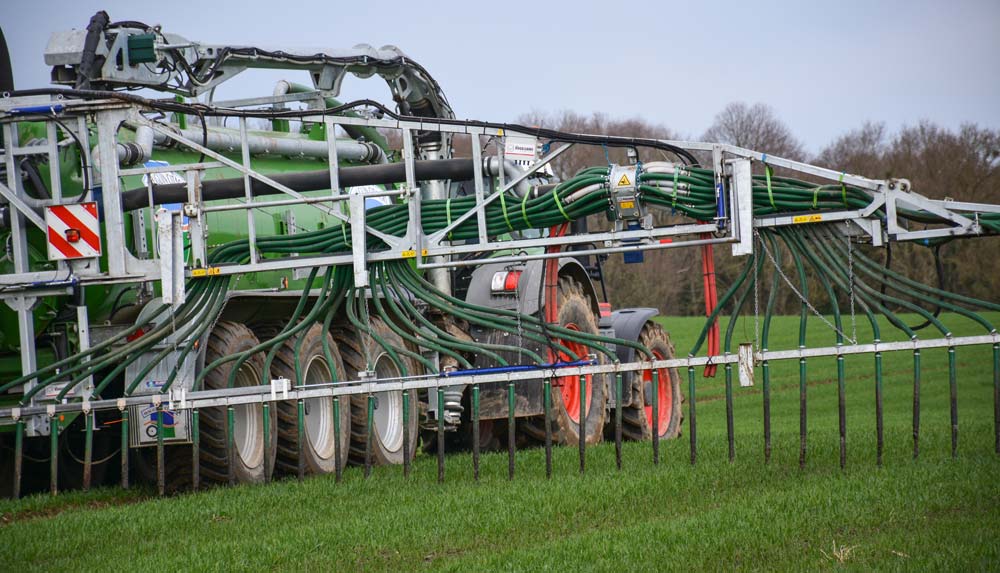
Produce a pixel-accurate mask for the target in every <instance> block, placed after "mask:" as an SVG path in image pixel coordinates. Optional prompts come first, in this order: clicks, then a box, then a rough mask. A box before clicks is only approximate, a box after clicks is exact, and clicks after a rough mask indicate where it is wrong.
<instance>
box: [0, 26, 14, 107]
mask: <svg viewBox="0 0 1000 573" xmlns="http://www.w3.org/2000/svg"><path fill="white" fill-rule="evenodd" d="M12 91H14V68H13V67H12V66H11V65H10V50H8V49H7V40H5V39H4V37H3V29H2V28H0V93H2V92H12Z"/></svg>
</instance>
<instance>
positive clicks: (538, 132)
mask: <svg viewBox="0 0 1000 573" xmlns="http://www.w3.org/2000/svg"><path fill="white" fill-rule="evenodd" d="M11 95H12V96H29V95H62V96H70V97H77V98H82V99H95V98H96V99H102V98H114V99H119V100H122V101H127V102H130V103H135V104H138V105H142V106H146V107H149V108H152V109H157V110H161V111H170V112H176V113H186V114H191V115H199V116H201V115H204V116H207V117H221V116H235V117H245V118H264V119H281V118H301V117H304V116H316V115H338V114H340V113H342V112H345V111H351V110H354V109H356V108H359V107H370V108H374V109H376V110H378V111H379V112H381V113H382V114H384V115H387V116H389V117H390V118H392V119H395V120H397V121H422V120H426V119H427V118H426V117H420V116H415V115H403V114H399V113H396V112H394V111H392V110H391V109H389V108H387V107H386V106H384V105H382V104H381V103H379V102H377V101H373V100H369V99H363V100H356V101H353V102H348V103H345V104H343V105H339V106H337V107H330V108H324V109H320V110H316V109H302V110H298V109H285V110H274V109H235V108H216V107H211V106H208V105H205V104H201V103H181V102H177V101H174V100H165V99H160V100H152V99H148V98H144V97H141V96H136V95H132V94H124V93H120V92H113V91H102V90H76V89H62V88H40V89H31V90H19V91H15V92H12V93H11ZM435 121H436V122H438V123H440V124H442V125H452V126H469V127H485V128H491V129H503V130H510V131H516V132H520V133H525V134H532V135H535V136H536V137H541V138H545V139H549V140H551V141H554V142H565V143H584V144H588V145H607V146H609V147H648V148H652V149H661V150H664V151H668V152H670V153H672V154H674V155H676V156H677V157H679V158H680V159H681V160H682V161H683V162H684V163H685V164H686V165H698V160H697V159H696V158H695V157H694V155H692V154H691V153H690V152H689V151H687V150H686V149H682V148H680V147H677V146H676V145H671V144H669V143H664V142H662V141H660V140H657V139H647V138H635V137H619V136H611V135H582V134H577V133H569V132H564V131H558V130H555V129H546V128H541V127H537V126H536V127H530V126H526V125H521V124H517V123H496V122H488V121H479V120H463V119H448V118H435Z"/></svg>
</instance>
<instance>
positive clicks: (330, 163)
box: [323, 116, 340, 195]
mask: <svg viewBox="0 0 1000 573" xmlns="http://www.w3.org/2000/svg"><path fill="white" fill-rule="evenodd" d="M323 124H324V125H325V126H326V130H325V131H326V151H327V153H326V160H327V168H328V169H329V170H330V191H331V192H332V193H333V194H334V195H340V159H339V158H338V157H337V124H335V123H333V118H332V117H329V116H326V117H324V118H323Z"/></svg>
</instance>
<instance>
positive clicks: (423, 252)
mask: <svg viewBox="0 0 1000 573" xmlns="http://www.w3.org/2000/svg"><path fill="white" fill-rule="evenodd" d="M399 256H401V257H403V258H404V259H412V258H414V257H416V256H417V251H413V250H411V251H403V252H401V253H399ZM420 256H421V257H426V256H427V249H421V250H420Z"/></svg>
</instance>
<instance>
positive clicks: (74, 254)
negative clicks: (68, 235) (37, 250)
mask: <svg viewBox="0 0 1000 573" xmlns="http://www.w3.org/2000/svg"><path fill="white" fill-rule="evenodd" d="M49 244H50V245H52V246H53V247H55V249H56V250H57V251H59V252H60V253H62V254H63V255H64V256H66V257H68V258H71V259H78V258H80V257H82V256H83V255H82V254H80V252H79V251H77V250H76V249H75V248H73V245H71V244H69V243H68V242H66V239H65V238H64V237H63V236H62V235H60V234H59V233H57V232H56V230H55V229H53V228H52V227H49Z"/></svg>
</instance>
